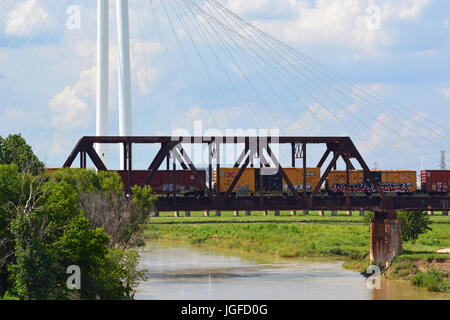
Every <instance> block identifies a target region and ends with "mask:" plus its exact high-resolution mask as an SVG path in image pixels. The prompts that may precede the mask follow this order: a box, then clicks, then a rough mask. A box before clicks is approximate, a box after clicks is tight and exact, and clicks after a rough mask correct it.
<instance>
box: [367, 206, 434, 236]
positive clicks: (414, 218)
mask: <svg viewBox="0 0 450 320" xmlns="http://www.w3.org/2000/svg"><path fill="white" fill-rule="evenodd" d="M374 216H375V213H374V212H368V213H367V214H366V215H365V216H364V219H365V221H366V222H367V223H368V224H370V221H371V220H372V219H373V217H374ZM397 217H398V219H399V220H400V222H401V224H402V241H411V242H412V243H415V242H416V240H417V239H419V236H420V235H421V234H424V233H425V232H427V231H429V230H431V228H430V225H431V220H430V217H429V216H428V214H427V213H426V212H423V211H413V210H410V211H397Z"/></svg>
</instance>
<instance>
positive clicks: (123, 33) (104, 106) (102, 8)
mask: <svg viewBox="0 0 450 320" xmlns="http://www.w3.org/2000/svg"><path fill="white" fill-rule="evenodd" d="M108 1H109V0H97V7H98V9H97V10H98V21H97V129H96V134H97V136H108V115H109V114H108V107H109V83H108V82H109V3H108ZM116 9H117V10H116V11H117V34H118V55H119V56H118V88H119V135H120V136H131V135H132V134H133V130H132V120H131V66H130V65H131V64H130V28H129V12H128V0H117V1H116ZM96 150H97V152H98V154H99V156H100V158H101V159H102V161H103V162H104V163H105V165H108V146H107V145H101V144H97V145H96ZM124 161H125V159H124V152H123V145H121V146H120V168H121V169H122V170H123V169H124Z"/></svg>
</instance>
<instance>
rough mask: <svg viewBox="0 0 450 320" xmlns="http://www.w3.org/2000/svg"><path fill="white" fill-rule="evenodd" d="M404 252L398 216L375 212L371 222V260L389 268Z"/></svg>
mask: <svg viewBox="0 0 450 320" xmlns="http://www.w3.org/2000/svg"><path fill="white" fill-rule="evenodd" d="M401 252H402V227H401V222H400V220H398V218H397V214H395V213H394V214H392V213H384V212H375V216H374V218H373V219H372V220H371V221H370V260H371V261H372V263H374V264H376V265H379V266H383V267H389V264H390V262H391V261H392V259H393V258H394V257H395V256H397V255H398V254H400V253H401Z"/></svg>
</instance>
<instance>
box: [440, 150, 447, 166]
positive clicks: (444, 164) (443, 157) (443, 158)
mask: <svg viewBox="0 0 450 320" xmlns="http://www.w3.org/2000/svg"><path fill="white" fill-rule="evenodd" d="M445 162H446V161H445V151H441V163H440V168H441V170H445V168H446V163H445Z"/></svg>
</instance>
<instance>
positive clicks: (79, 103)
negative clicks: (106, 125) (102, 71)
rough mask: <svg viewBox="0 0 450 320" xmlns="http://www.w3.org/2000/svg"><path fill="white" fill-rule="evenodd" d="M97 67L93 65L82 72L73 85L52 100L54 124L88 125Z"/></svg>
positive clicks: (67, 125)
mask: <svg viewBox="0 0 450 320" xmlns="http://www.w3.org/2000/svg"><path fill="white" fill-rule="evenodd" d="M96 79H97V68H96V67H92V68H91V69H89V70H85V71H83V72H82V73H81V75H80V79H79V81H78V82H77V83H76V84H75V85H74V86H73V87H69V86H68V87H66V88H64V90H63V91H62V92H60V93H58V94H56V95H55V96H54V97H53V99H52V100H51V101H50V105H49V107H50V110H51V111H53V118H52V125H53V126H55V127H59V128H61V129H63V128H76V127H85V126H88V124H89V122H90V119H91V118H92V115H93V110H94V108H92V107H91V108H90V107H89V106H90V105H92V101H93V95H94V93H95V88H96Z"/></svg>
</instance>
